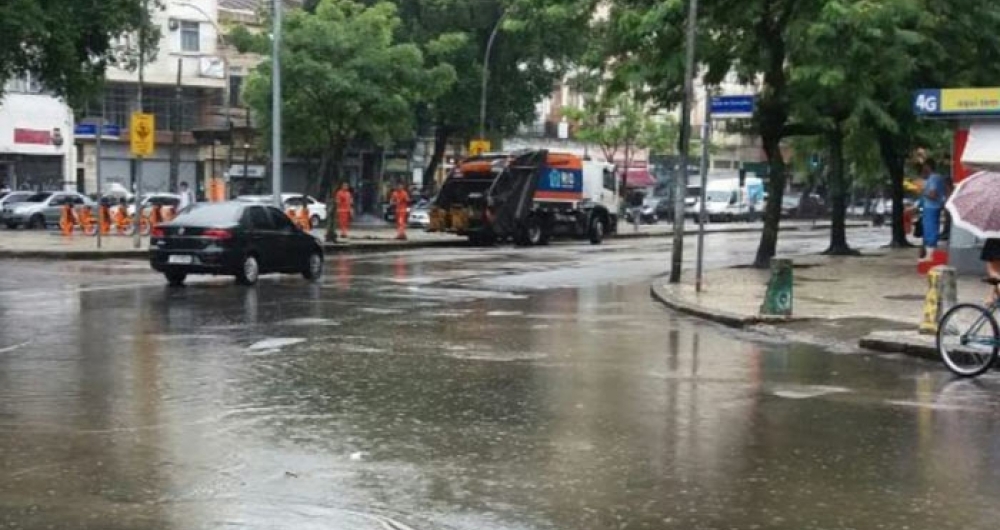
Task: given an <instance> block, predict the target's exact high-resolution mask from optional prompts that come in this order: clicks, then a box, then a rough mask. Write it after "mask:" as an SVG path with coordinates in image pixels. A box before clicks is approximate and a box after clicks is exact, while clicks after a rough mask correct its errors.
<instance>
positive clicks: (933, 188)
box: [921, 173, 948, 210]
mask: <svg viewBox="0 0 1000 530" xmlns="http://www.w3.org/2000/svg"><path fill="white" fill-rule="evenodd" d="M947 194H948V190H947V189H946V188H945V182H944V177H942V176H941V175H938V174H937V173H931V174H930V175H928V176H927V181H926V182H925V183H924V193H923V195H922V196H921V199H923V204H924V208H930V209H934V210H940V209H941V208H944V199H945V196H946V195H947Z"/></svg>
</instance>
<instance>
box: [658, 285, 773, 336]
mask: <svg viewBox="0 0 1000 530" xmlns="http://www.w3.org/2000/svg"><path fill="white" fill-rule="evenodd" d="M649 293H650V295H651V296H652V297H653V298H654V299H655V300H658V301H659V302H660V303H661V304H663V305H665V306H667V307H669V308H670V309H673V310H674V311H677V312H680V313H684V314H687V315H691V316H694V317H698V318H701V319H705V320H709V321H711V322H715V323H718V324H722V325H723V326H727V327H730V328H736V329H742V328H745V327H747V326H752V325H754V324H757V323H759V322H761V319H759V318H757V317H751V316H744V315H738V314H736V313H729V312H726V311H710V310H707V309H704V308H703V307H701V306H699V305H698V304H692V303H690V302H686V301H684V300H681V298H680V297H679V296H676V295H674V293H671V292H670V291H669V290H668V289H666V288H665V287H663V286H661V285H656V284H654V285H653V286H652V287H650V289H649Z"/></svg>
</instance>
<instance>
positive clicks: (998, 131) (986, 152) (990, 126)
mask: <svg viewBox="0 0 1000 530" xmlns="http://www.w3.org/2000/svg"><path fill="white" fill-rule="evenodd" d="M962 164H964V165H966V166H971V167H973V168H978V169H1000V123H985V122H983V123H975V124H973V125H972V127H971V128H970V129H969V140H968V143H967V144H966V145H965V152H964V153H963V154H962Z"/></svg>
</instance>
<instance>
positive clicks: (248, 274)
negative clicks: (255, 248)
mask: <svg viewBox="0 0 1000 530" xmlns="http://www.w3.org/2000/svg"><path fill="white" fill-rule="evenodd" d="M259 278H260V264H259V263H258V262H257V256H254V255H253V254H249V255H247V257H245V258H243V264H242V265H241V266H240V270H239V271H238V272H237V273H236V283H239V284H240V285H254V284H255V283H257V280H258V279H259Z"/></svg>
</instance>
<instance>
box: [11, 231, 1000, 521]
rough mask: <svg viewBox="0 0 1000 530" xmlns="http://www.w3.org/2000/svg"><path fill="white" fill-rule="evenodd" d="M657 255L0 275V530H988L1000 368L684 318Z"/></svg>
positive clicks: (470, 253) (630, 249)
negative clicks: (975, 378)
mask: <svg viewBox="0 0 1000 530" xmlns="http://www.w3.org/2000/svg"><path fill="white" fill-rule="evenodd" d="M820 243H821V242H820ZM809 244H812V243H809ZM644 245H645V246H644ZM737 247H739V245H729V246H726V247H725V248H724V249H719V250H716V251H715V252H714V253H713V254H712V260H714V262H716V263H724V262H726V260H728V259H729V257H728V254H727V252H731V251H732V252H735V251H733V250H732V249H733V248H737ZM658 248H659V247H657V246H656V244H655V243H652V242H650V243H638V244H635V245H634V246H633V245H621V246H610V247H606V248H597V249H594V248H592V247H589V246H568V245H561V246H554V247H552V248H550V249H534V250H533V251H531V252H528V251H515V250H511V249H495V250H490V251H485V252H484V251H478V250H473V249H458V250H449V251H438V252H436V253H415V254H394V255H380V256H355V257H351V256H336V257H333V258H331V260H330V261H329V262H328V268H327V275H326V277H325V279H324V281H323V282H322V283H321V284H319V285H309V284H306V283H303V282H302V281H300V280H298V279H293V278H287V279H284V278H283V279H280V280H270V281H264V282H263V283H262V284H261V285H260V286H259V287H258V288H256V289H246V288H241V287H237V286H235V285H232V283H231V282H229V281H227V280H207V281H201V282H196V283H194V284H192V285H191V286H190V287H188V288H186V289H180V290H170V289H167V288H165V287H164V286H163V284H162V282H161V281H160V279H159V278H158V277H156V276H153V275H151V274H149V273H147V272H146V271H145V270H144V269H143V268H142V267H140V266H129V265H123V264H112V265H100V264H86V265H52V264H38V263H26V262H21V263H19V262H4V263H0V267H2V271H3V280H2V284H0V286H2V290H0V330H2V335H0V527H9V528H50V527H51V528H93V529H135V528H155V529H167V528H171V529H174V528H176V529H201V528H223V527H233V528H296V529H299V528H305V529H309V528H336V529H342V528H343V529H354V528H361V529H365V528H373V529H375V528H380V529H393V528H396V529H401V528H413V529H415V530H420V529H486V530H489V529H542V528H545V529H549V528H551V529H594V530H597V529H601V530H603V529H609V528H616V529H618V528H629V529H632V528H650V529H660V528H678V529H692V528H713V529H714V528H782V529H790V530H791V529H807V528H817V529H818V528H897V529H898V528H910V529H915V530H916V529H928V530H930V529H946V528H961V529H970V528H995V526H996V525H995V521H996V520H998V516H1000V509H998V508H997V504H996V501H995V499H996V496H997V493H1000V474H997V473H996V472H995V471H994V469H995V468H996V466H997V464H998V463H1000V462H997V455H998V454H1000V451H998V449H1000V442H998V440H1000V437H998V436H997V434H998V433H1000V400H998V399H997V392H998V390H1000V381H998V380H997V379H996V378H994V377H987V378H985V379H983V380H981V381H979V382H975V383H973V382H955V381H953V380H952V379H950V378H949V377H948V376H947V375H946V374H945V373H944V371H943V370H941V369H940V368H939V367H938V366H936V365H933V364H930V363H918V362H915V361H911V360H901V359H895V358H882V357H872V356H861V355H835V354H830V353H827V352H824V351H822V350H819V349H816V348H813V347H809V346H800V345H789V344H782V343H779V342H777V341H775V340H773V339H772V338H769V337H766V336H757V335H754V334H747V333H737V332H731V331H728V330H723V329H721V328H718V327H715V326H710V325H704V324H701V323H698V322H696V321H693V320H689V319H686V318H682V317H678V316H676V315H673V314H671V313H669V312H667V311H665V310H663V309H661V308H660V307H659V306H657V305H655V304H653V303H652V302H651V301H649V297H648V289H647V286H646V283H645V282H646V281H648V279H649V277H650V276H651V275H652V274H656V273H657V272H659V271H660V270H662V268H663V267H662V265H660V264H662V263H665V262H666V255H665V254H664V253H662V252H656V253H651V252H650V249H658ZM740 248H741V247H740ZM629 263H631V264H632V265H631V266H628V265H626V264H629ZM608 269H611V270H612V272H611V273H609V272H607V271H608ZM539 278H542V279H545V280H546V281H550V280H551V282H552V283H551V284H548V285H541V286H540V285H537V282H538V281H539ZM554 278H555V279H554ZM559 278H562V279H563V280H559ZM609 278H611V279H613V280H614V281H610V282H609V281H608V280H609ZM63 282H71V283H70V284H69V285H65V286H64V285H63ZM538 287H552V288H549V289H545V290H541V289H539V288H538Z"/></svg>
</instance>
